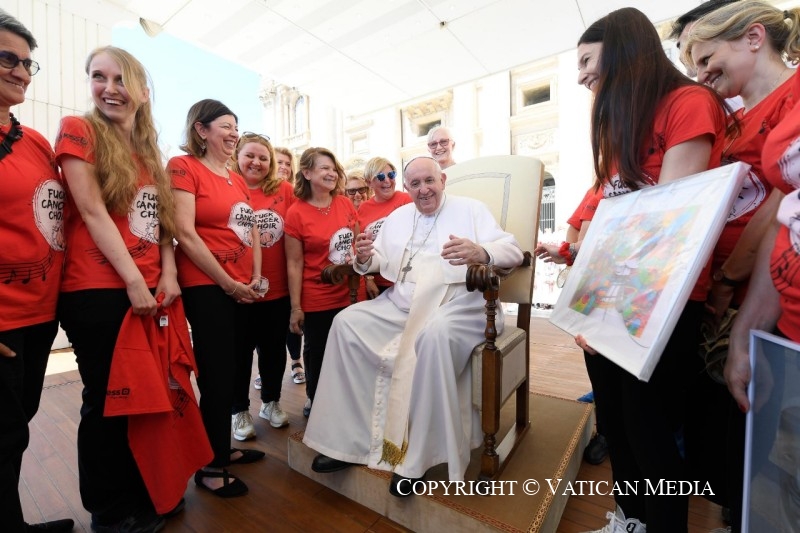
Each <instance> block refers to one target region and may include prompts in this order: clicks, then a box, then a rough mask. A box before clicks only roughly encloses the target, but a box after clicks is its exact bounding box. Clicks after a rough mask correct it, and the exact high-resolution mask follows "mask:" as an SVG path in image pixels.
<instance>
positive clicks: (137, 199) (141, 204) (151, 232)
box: [55, 117, 161, 292]
mask: <svg viewBox="0 0 800 533" xmlns="http://www.w3.org/2000/svg"><path fill="white" fill-rule="evenodd" d="M93 145H94V132H93V131H92V130H91V127H90V125H89V123H88V122H86V120H85V119H83V118H81V117H65V118H63V119H62V120H61V129H60V130H59V132H58V136H57V138H56V146H55V150H56V158H57V159H58V160H59V162H61V161H62V160H63V159H64V157H65V156H72V157H77V158H78V159H81V160H82V161H85V162H87V163H89V164H91V165H93V164H94V161H95V160H94V154H93V151H94V148H93ZM137 164H138V161H137ZM67 206H68V216H67V218H66V223H65V226H64V227H65V232H66V242H67V243H68V247H67V251H66V259H65V261H66V263H67V267H66V268H65V269H64V281H63V282H62V285H61V290H62V291H63V292H70V291H77V290H83V289H112V288H124V287H125V283H124V282H123V281H122V278H120V276H119V274H117V271H116V270H114V267H113V266H111V263H109V262H108V260H107V259H106V258H105V256H104V255H103V253H102V252H101V251H100V250H99V249H98V248H97V245H96V244H95V242H94V239H92V236H91V235H90V234H89V230H88V228H87V227H86V224H84V222H83V220H82V219H81V217H80V214H79V213H78V210H77V208H76V207H75V203H74V201H73V200H72V199H71V198H70V196H69V191H67ZM109 215H110V216H111V220H112V221H113V222H114V225H115V226H116V227H117V230H118V231H119V234H120V235H121V236H122V240H123V241H124V242H125V246H126V247H127V248H128V252H129V253H130V254H131V257H132V258H133V260H134V262H135V263H136V266H137V267H138V268H139V271H140V272H141V273H142V276H143V277H144V280H145V282H146V283H147V286H148V287H150V288H153V287H155V286H156V285H157V284H158V278H159V276H160V275H161V253H160V250H159V248H158V237H159V222H158V194H157V192H156V187H155V184H154V182H153V177H152V176H150V175H148V174H147V171H146V170H145V169H144V168H143V167H141V166H139V181H138V190H137V192H136V195H135V196H134V198H133V201H132V202H131V205H130V207H129V208H128V210H127V212H126V213H125V214H119V213H115V212H109Z"/></svg>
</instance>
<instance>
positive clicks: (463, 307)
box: [303, 196, 522, 481]
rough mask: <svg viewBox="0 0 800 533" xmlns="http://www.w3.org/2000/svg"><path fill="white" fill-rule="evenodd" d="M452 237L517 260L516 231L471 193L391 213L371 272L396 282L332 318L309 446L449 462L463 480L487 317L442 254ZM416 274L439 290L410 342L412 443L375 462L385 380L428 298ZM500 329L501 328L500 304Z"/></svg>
mask: <svg viewBox="0 0 800 533" xmlns="http://www.w3.org/2000/svg"><path fill="white" fill-rule="evenodd" d="M450 235H454V236H457V237H462V238H467V239H469V240H471V241H473V242H476V243H478V244H480V245H481V246H483V248H484V249H485V250H486V251H487V252H488V253H489V256H490V257H491V258H492V262H493V264H495V265H497V266H500V267H511V266H516V265H519V264H520V263H521V262H522V251H521V250H520V248H519V245H518V244H517V242H516V239H515V238H514V236H513V235H511V234H510V233H507V232H505V231H503V230H502V228H500V226H499V225H498V224H497V222H496V221H495V220H494V218H493V217H492V214H491V213H490V212H489V210H488V208H487V207H486V206H485V205H483V204H482V203H481V202H479V201H477V200H473V199H470V198H463V197H456V196H447V197H445V198H444V199H443V203H442V206H441V207H440V208H439V211H438V212H437V213H435V214H432V215H421V214H420V213H419V212H418V211H417V209H416V206H415V205H414V204H413V203H411V204H407V205H404V206H402V207H400V208H398V209H397V210H395V211H394V212H393V213H392V214H390V215H389V216H388V217H387V219H386V221H385V223H384V225H383V227H382V228H381V231H380V233H379V234H378V237H377V239H376V240H375V255H374V256H373V258H372V261H371V263H369V266H368V270H369V271H371V272H375V271H380V273H381V275H382V276H383V277H385V278H386V279H388V280H390V281H394V282H395V285H394V286H393V287H391V288H389V289H388V290H387V291H385V292H384V293H383V294H381V295H380V296H379V297H378V298H376V299H375V300H369V301H365V302H360V303H357V304H354V305H352V306H350V307H348V308H347V309H345V310H343V311H342V312H340V313H339V314H338V315H337V316H336V318H335V319H334V321H333V325H332V326H331V331H330V334H329V335H328V343H327V345H326V347H325V357H324V359H323V363H322V371H321V373H320V380H319V385H318V387H317V393H316V397H315V399H314V406H313V409H312V411H311V416H310V418H309V421H308V426H307V427H306V432H305V437H304V439H303V442H304V443H305V444H306V445H308V446H309V447H311V448H313V449H315V450H316V451H318V452H320V453H322V454H324V455H327V456H329V457H332V458H334V459H339V460H341V461H347V462H350V463H359V464H366V465H368V466H369V467H370V468H376V469H380V470H390V471H392V470H393V471H394V472H396V473H398V474H400V475H402V476H405V477H412V478H417V477H422V476H423V475H424V473H425V472H426V471H427V470H428V469H429V468H430V467H432V466H435V465H437V464H440V463H444V462H446V463H448V474H449V478H450V479H451V480H453V481H457V480H463V479H464V473H465V472H466V469H467V465H468V464H469V456H470V451H471V450H472V449H473V448H475V447H477V446H479V445H480V444H481V442H482V440H483V434H482V432H481V427H480V417H479V413H478V411H477V410H476V409H474V408H473V406H472V369H471V365H470V364H468V363H469V357H470V354H471V352H472V350H473V348H474V347H475V346H476V345H477V344H479V343H480V342H482V341H483V340H484V328H485V325H486V315H485V311H484V305H485V301H484V299H483V295H482V293H480V292H468V291H467V289H466V283H465V280H466V271H467V267H466V266H464V265H461V266H453V265H450V264H449V263H448V262H447V261H445V260H444V259H442V258H441V250H442V247H443V245H444V244H445V243H446V242H447V241H449V240H450ZM426 237H427V238H426ZM410 257H411V266H412V268H411V270H409V271H408V272H407V277H406V281H405V282H402V281H400V279H401V277H402V272H401V267H403V266H405V265H406V264H407V262H408V260H409V258H410ZM358 269H359V268H358V267H357V270H358ZM362 270H364V269H362ZM422 276H424V277H425V278H426V280H423V281H422V282H421V283H419V287H424V286H425V285H426V284H427V285H430V284H429V283H427V279H435V280H438V286H439V287H440V288H441V291H440V292H439V293H438V294H436V295H435V298H436V302H435V304H434V305H433V306H431V305H430V304H428V305H427V307H432V308H431V309H427V310H423V313H424V316H425V318H424V321H423V324H422V325H421V326H418V329H419V332H418V334H417V335H416V338H415V339H412V340H413V345H414V349H415V352H416V366H415V367H413V375H411V376H410V390H411V392H410V403H409V404H408V406H407V412H408V425H407V432H408V433H407V446H408V447H407V450H406V451H405V457H404V459H403V460H402V462H400V463H399V464H397V465H396V466H392V465H391V464H389V463H387V462H386V461H381V457H382V454H383V449H384V431H385V426H386V423H387V405H388V403H389V399H390V396H389V393H390V385H391V384H392V374H393V371H394V370H395V363H396V361H397V355H398V348H399V346H400V342H401V335H402V333H403V331H404V329H405V328H406V326H407V322H409V314H410V312H411V313H415V312H418V311H417V310H418V309H419V306H418V307H415V309H414V310H411V307H412V304H416V303H417V302H419V301H420V300H424V298H416V299H415V292H420V291H415V289H416V288H417V286H418V284H417V281H418V280H422ZM420 290H421V289H420ZM437 304H438V306H437ZM412 316H413V315H412ZM417 316H419V315H417ZM412 321H413V319H412ZM409 328H411V325H410V324H409ZM497 328H498V330H499V331H498V333H500V332H502V328H503V316H502V312H501V310H500V309H499V308H498V316H497Z"/></svg>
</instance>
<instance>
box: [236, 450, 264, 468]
mask: <svg viewBox="0 0 800 533" xmlns="http://www.w3.org/2000/svg"><path fill="white" fill-rule="evenodd" d="M234 452H240V453H241V454H242V456H241V457H239V458H238V459H231V464H232V465H249V464H250V463H255V462H256V461H260V460H261V459H263V458H264V456H265V455H267V454H265V453H264V452H262V451H261V450H241V449H239V448H231V453H234Z"/></svg>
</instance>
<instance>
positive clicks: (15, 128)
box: [0, 113, 22, 159]
mask: <svg viewBox="0 0 800 533" xmlns="http://www.w3.org/2000/svg"><path fill="white" fill-rule="evenodd" d="M8 120H9V122H11V129H9V130H8V133H6V135H5V137H3V141H2V142H0V159H3V158H4V157H5V156H7V155H8V154H10V153H11V145H12V144H14V143H15V142H17V141H18V140H20V139H22V128H20V127H19V121H18V120H17V119H16V117H14V115H13V114H12V113H9V114H8Z"/></svg>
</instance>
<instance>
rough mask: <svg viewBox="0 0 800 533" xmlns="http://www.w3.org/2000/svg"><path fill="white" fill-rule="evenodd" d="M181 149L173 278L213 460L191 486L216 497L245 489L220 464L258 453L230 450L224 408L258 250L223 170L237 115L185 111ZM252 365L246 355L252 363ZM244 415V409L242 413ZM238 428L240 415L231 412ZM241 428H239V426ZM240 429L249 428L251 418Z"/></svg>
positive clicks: (173, 171)
mask: <svg viewBox="0 0 800 533" xmlns="http://www.w3.org/2000/svg"><path fill="white" fill-rule="evenodd" d="M184 135H185V138H186V142H185V144H184V145H183V146H181V149H182V150H183V151H185V152H186V153H187V154H188V155H184V156H179V157H173V158H172V159H170V160H169V162H168V163H167V171H168V172H169V174H170V176H171V178H172V188H173V190H174V194H175V220H176V237H177V240H178V247H177V248H176V251H175V260H176V263H177V266H178V281H179V282H180V285H181V289H182V290H183V298H184V301H185V303H186V317H187V318H188V319H189V323H190V324H191V326H192V334H193V340H194V351H195V357H196V358H197V366H198V369H199V377H198V380H197V385H198V387H199V389H200V394H201V396H202V398H203V400H202V402H201V404H200V410H201V412H202V414H203V423H204V424H205V427H206V433H207V435H208V439H209V441H210V442H211V447H212V449H213V450H214V459H213V460H212V461H211V462H210V463H209V464H208V465H207V466H206V467H205V468H203V469H202V470H198V471H197V473H196V474H195V478H194V481H195V484H196V485H197V486H198V487H200V488H202V489H206V490H208V491H210V492H211V493H213V494H214V495H216V496H220V497H223V498H227V497H231V496H238V495H241V494H244V493H246V492H247V490H248V489H247V485H245V484H244V482H242V480H240V479H238V478H236V477H234V476H232V475H231V474H229V473H228V471H227V470H226V469H225V467H227V466H228V465H230V464H231V463H250V462H253V461H255V460H258V459H261V458H262V457H264V453H263V452H258V451H255V450H238V449H232V448H231V447H230V431H231V418H230V415H231V412H230V410H231V406H232V405H233V397H234V383H235V379H236V372H237V362H236V342H237V339H238V338H240V336H241V335H242V334H243V332H244V327H245V320H244V317H245V314H246V312H247V311H246V310H245V309H244V307H245V306H244V305H237V304H251V303H253V302H255V301H257V300H258V299H259V298H260V297H261V295H260V294H259V293H258V292H257V291H256V289H257V288H258V286H259V284H260V278H261V247H260V246H258V245H257V244H258V242H259V233H258V229H257V228H256V226H255V215H254V212H253V207H252V205H251V203H250V191H249V190H248V188H247V185H246V184H245V182H244V180H243V179H242V177H241V176H240V175H239V174H236V173H235V172H233V171H231V170H230V169H229V168H228V163H229V161H230V158H231V156H232V155H233V153H234V149H235V148H236V142H237V140H238V138H239V134H238V118H237V116H236V115H235V114H234V113H233V111H231V110H230V109H229V108H228V107H227V106H226V105H225V104H223V103H222V102H219V101H217V100H210V99H206V100H201V101H199V102H197V103H195V104H194V105H192V107H190V108H189V112H188V113H187V116H186V125H185V132H184ZM251 362H252V360H251ZM248 415H249V413H248ZM238 421H239V422H240V424H239V426H242V425H244V424H243V423H244V422H246V421H247V420H246V419H245V417H238ZM240 429H244V428H240ZM247 432H248V433H249V432H253V433H254V430H253V426H252V419H250V424H249V429H248V430H247Z"/></svg>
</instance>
